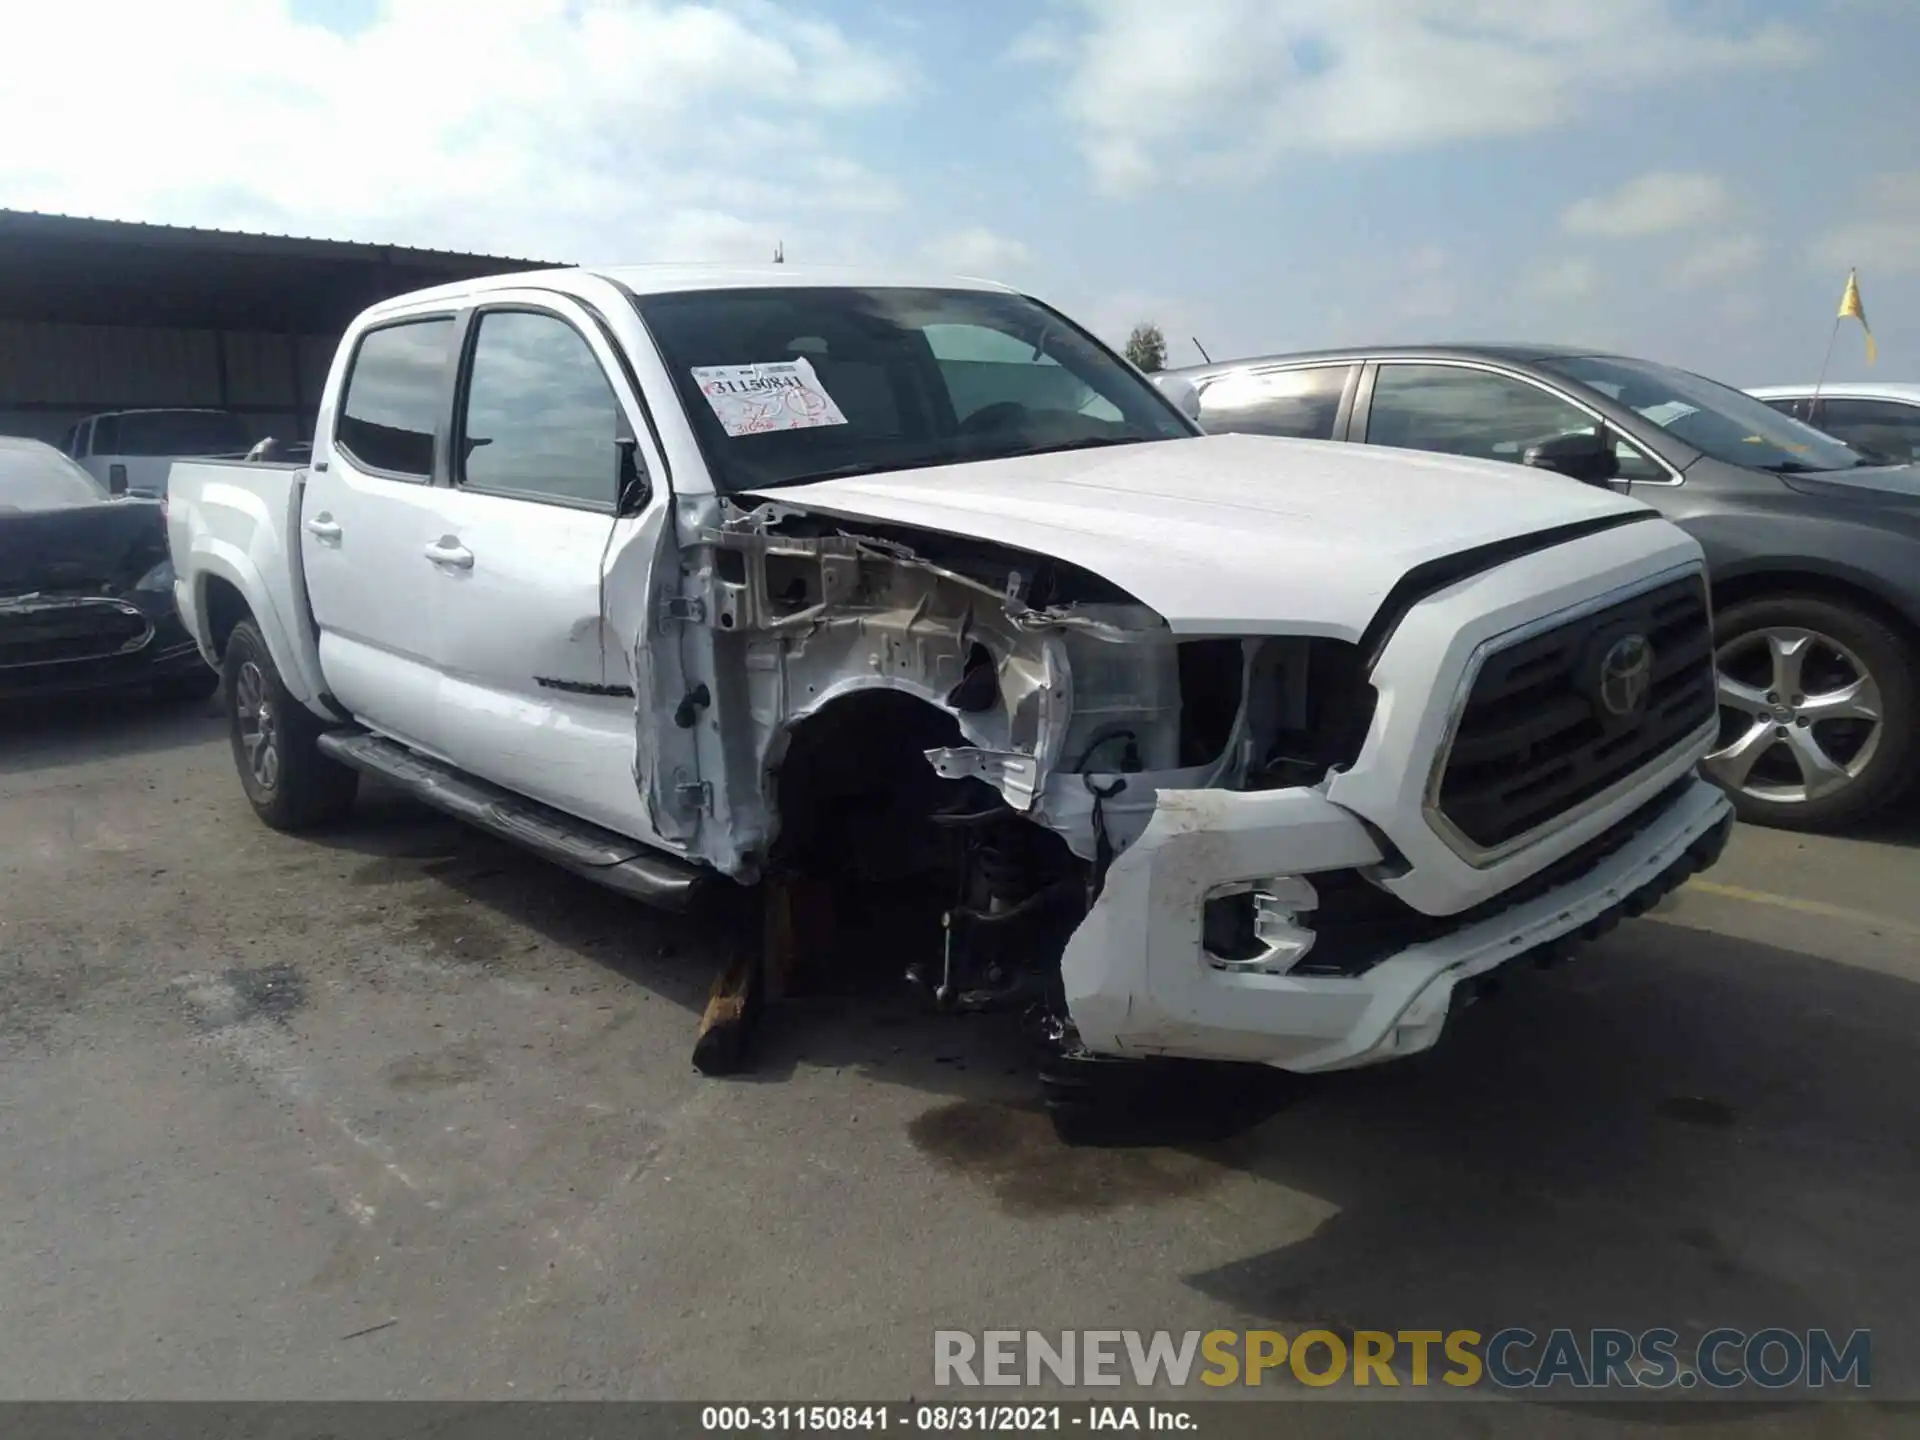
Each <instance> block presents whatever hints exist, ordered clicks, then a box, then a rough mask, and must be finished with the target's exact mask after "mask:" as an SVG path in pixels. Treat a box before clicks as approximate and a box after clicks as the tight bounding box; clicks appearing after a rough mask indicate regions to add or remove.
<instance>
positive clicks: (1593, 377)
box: [1545, 355, 1873, 474]
mask: <svg viewBox="0 0 1920 1440" xmlns="http://www.w3.org/2000/svg"><path fill="white" fill-rule="evenodd" d="M1545 365H1546V368H1547V369H1549V370H1557V371H1559V372H1560V374H1562V375H1565V376H1567V377H1568V378H1569V379H1571V380H1577V381H1579V382H1580V383H1581V384H1583V385H1588V386H1591V387H1592V388H1593V389H1595V390H1598V391H1599V392H1600V393H1601V394H1603V395H1606V396H1609V397H1611V398H1612V399H1613V400H1615V401H1617V402H1618V403H1620V404H1622V405H1625V406H1626V407H1627V408H1628V409H1630V410H1632V411H1634V413H1636V414H1638V415H1640V416H1642V417H1643V418H1645V419H1647V420H1651V421H1652V422H1653V423H1654V424H1655V425H1658V426H1659V427H1660V428H1661V429H1662V430H1665V431H1667V432H1668V433H1669V434H1671V435H1672V436H1674V437H1675V438H1676V439H1678V440H1682V441H1684V442H1686V443H1687V444H1688V445H1691V446H1692V447H1693V448H1694V449H1696V450H1698V451H1700V452H1701V453H1702V454H1704V455H1711V456H1712V457H1713V458H1714V459H1716V460H1724V461H1726V462H1727V463H1728V464H1729V465H1741V466H1744V467H1746V468H1747V469H1749V470H1774V471H1778V472H1780V473H1782V474H1794V473H1799V472H1806V471H1814V470H1850V469H1852V468H1853V467H1854V466H1856V465H1868V464H1872V463H1873V462H1872V461H1871V460H1869V459H1868V458H1867V457H1866V456H1865V455H1863V454H1861V453H1860V452H1859V451H1858V450H1855V449H1853V448H1852V447H1850V446H1847V445H1843V444H1842V443H1841V442H1840V441H1838V440H1836V439H1834V438H1833V437H1832V436H1831V435H1827V434H1823V433H1822V432H1821V431H1818V430H1815V429H1814V428H1813V427H1812V426H1811V425H1804V424H1802V423H1801V422H1800V421H1798V420H1795V419H1794V418H1793V417H1792V416H1790V415H1782V414H1781V413H1780V412H1779V411H1778V410H1775V409H1772V408H1771V407H1770V406H1767V405H1765V404H1763V403H1762V402H1760V401H1758V400H1755V399H1754V398H1753V397H1752V396H1751V395H1745V394H1742V393H1741V392H1740V391H1738V390H1734V389H1731V388H1729V387H1728V386H1725V385H1721V384H1719V383H1718V382H1716V381H1713V380H1708V379H1706V378H1704V377H1702V376H1699V375H1692V374H1689V373H1688V372H1686V371H1684V370H1674V369H1670V368H1669V367H1667V366H1665V365H1654V364H1651V363H1649V362H1647V361H1645V360H1619V359H1612V358H1602V357H1599V356H1593V355H1583V356H1580V357H1579V358H1577V359H1572V360H1548V361H1546V362H1545Z"/></svg>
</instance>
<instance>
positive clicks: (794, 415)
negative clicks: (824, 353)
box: [689, 356, 847, 436]
mask: <svg viewBox="0 0 1920 1440" xmlns="http://www.w3.org/2000/svg"><path fill="white" fill-rule="evenodd" d="M689 368H690V369H691V370H692V373H693V378H694V380H695V382H696V383H697V384H698V385H699V386H700V393H701V394H702V395H704V396H706V397H707V404H709V405H711V406H712V407H713V413H714V414H715V415H716V416H718V417H719V420H720V426H721V428H722V429H723V430H725V431H726V432H727V434H729V435H732V436H740V435H764V434H766V433H768V432H769V431H773V430H811V429H812V428H814V427H815V426H817V425H844V424H846V423H847V417H846V416H845V415H842V414H841V413H840V407H839V406H838V405H836V404H834V403H833V397H832V396H831V395H829V394H827V391H826V387H825V386H824V385H822V384H821V383H820V377H819V376H818V375H816V374H814V372H813V363H812V362H811V361H809V360H807V359H806V358H805V357H804V356H803V357H801V358H800V359H798V360H775V361H772V362H769V363H768V364H765V365H694V366H691V367H689Z"/></svg>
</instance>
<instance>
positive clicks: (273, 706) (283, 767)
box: [221, 620, 360, 831]
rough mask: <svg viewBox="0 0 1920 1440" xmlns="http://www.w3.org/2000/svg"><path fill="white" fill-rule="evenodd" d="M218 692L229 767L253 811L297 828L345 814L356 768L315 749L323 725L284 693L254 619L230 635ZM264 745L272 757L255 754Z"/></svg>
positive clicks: (277, 826)
mask: <svg viewBox="0 0 1920 1440" xmlns="http://www.w3.org/2000/svg"><path fill="white" fill-rule="evenodd" d="M221 694H222V697H223V699H224V701H225V704H226V707H227V724H228V729H229V733H230V735H231V737H232V741H233V763H234V767H235V768H236V769H237V770H238V771H239V772H240V785H241V788H242V789H244V790H245V791H246V793H247V803H248V804H250V805H252V806H253V813H254V814H256V815H258V816H259V817H260V818H261V819H262V820H264V821H266V823H267V824H269V825H271V826H272V827H273V828H274V829H275V830H287V831H299V830H310V829H313V828H315V827H317V826H320V825H324V824H326V823H327V822H328V821H329V820H335V819H338V818H339V817H340V816H341V815H343V814H345V813H346V811H347V809H348V808H349V807H350V806H351V805H352V804H353V796H354V792H355V790H357V789H358V788H359V783H360V776H359V773H358V772H357V771H354V770H351V769H349V768H348V767H347V766H345V765H342V764H340V763H339V762H338V761H336V760H329V759H328V758H327V757H326V756H325V755H323V754H321V753H320V746H319V739H320V735H321V732H322V731H323V730H325V728H326V726H325V724H324V723H323V722H322V721H321V720H320V718H319V717H318V716H317V715H315V714H314V713H313V712H312V711H311V710H309V709H307V707H306V706H304V705H302V704H301V703H300V702H299V701H297V700H295V699H294V698H293V697H292V696H291V695H289V694H288V693H287V687H286V686H285V685H284V684H282V683H281V680H280V672H279V671H278V670H276V669H275V668H274V664H273V656H272V655H271V654H269V653H268V651H267V642H266V641H265V640H263V639H262V638H261V636H260V631H259V630H258V629H257V628H256V627H255V625H254V623H253V622H252V621H251V620H242V621H241V622H240V623H239V624H238V625H236V626H234V627H233V634H232V635H230V636H229V637H228V638H227V653H226V655H225V657H224V660H223V664H222V666H221ZM262 701H264V703H265V707H266V708H265V711H264V723H262V712H261V705H260V702H262ZM263 731H264V734H263V733H262V732H263ZM255 737H259V739H258V743H254V742H255ZM263 751H264V752H270V754H271V759H270V760H262V759H261V758H260V756H261V753H262V752H263Z"/></svg>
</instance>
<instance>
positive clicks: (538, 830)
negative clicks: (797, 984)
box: [320, 730, 718, 910]
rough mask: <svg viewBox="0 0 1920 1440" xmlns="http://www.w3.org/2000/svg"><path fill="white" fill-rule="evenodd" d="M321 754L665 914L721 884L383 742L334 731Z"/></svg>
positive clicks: (688, 905) (607, 832)
mask: <svg viewBox="0 0 1920 1440" xmlns="http://www.w3.org/2000/svg"><path fill="white" fill-rule="evenodd" d="M320 749H321V751H322V752H324V753H325V754H326V755H328V756H330V757H332V758H333V759H335V760H338V761H339V762H340V763H341V764H342V765H347V766H351V767H352V768H353V769H355V770H358V771H360V772H361V773H362V774H366V775H372V776H374V777H375V778H376V779H379V780H384V781H386V782H387V783H388V784H389V785H394V786H397V787H398V788H399V789H401V790H404V791H406V792H407V793H408V794H409V795H411V796H413V797H414V798H415V799H416V800H419V801H422V802H423V803H425V804H428V805H431V806H433V807H434V809H436V810H443V811H445V812H446V813H447V814H449V815H451V816H453V817H454V818H455V819H457V820H464V821H466V822H467V823H468V824H469V825H474V826H477V827H479V828H480V829H482V830H485V831H487V832H488V833H489V834H492V835H497V836H499V837H500V838H501V839H503V840H509V841H511V842H512V843H514V844H515V845H519V846H521V847H522V848H524V849H527V850H531V851H532V852H533V853H534V854H536V855H539V856H540V857H541V858H543V859H546V860H551V861H552V862H553V863H554V864H556V865H560V866H564V867H565V868H566V869H568V870H571V871H572V872H573V873H574V874H576V875H580V876H584V877H585V878H586V879H588V880H591V881H593V882H594V883H595V884H596V885H604V886H606V887H607V888H608V889H609V890H617V891H619V892H620V893H621V894H622V895H629V896H631V897H633V898H634V899H636V900H644V901H646V902H647V903H648V904H649V905H656V906H658V907H660V908H661V909H663V910H688V909H691V908H692V907H693V906H694V904H695V903H697V901H698V900H699V898H700V896H701V895H702V893H703V892H704V891H706V889H707V888H708V887H709V886H710V885H711V884H712V883H714V882H715V881H716V880H717V879H718V877H717V876H716V875H715V874H714V873H713V872H712V871H710V870H702V869H700V868H699V867H697V866H694V865H689V864H687V863H686V862H685V861H682V860H676V859H674V858H673V857H672V856H669V855H661V854H659V853H658V852H656V851H653V850H650V849H648V848H647V847H646V846H644V845H642V844H640V843H639V842H638V841H637V840H629V839H627V838H626V836H624V835H616V834H614V833H613V832H612V831H611V830H602V829H601V828H600V827H599V826H598V825H590V824H588V823H587V822H586V821H584V820H576V819H574V818H573V817H572V816H571V815H563V814H562V813H561V812H560V811H558V810H554V809H551V808H549V807H548V806H545V805H542V804H540V803H539V802H537V801H534V800H528V799H526V798H525V797H524V796H520V795H515V794H513V793H512V792H511V791H508V790H503V789H501V788H500V787H499V786H497V785H490V784H488V783H487V782H486V781H484V780H479V779H476V778H475V777H473V776H471V775H468V774H467V773H466V772H465V771H462V770H457V769H455V768H454V767H453V766H451V765H445V764H442V763H441V762H440V761H438V760H430V759H428V758H427V757H426V756H424V755H420V754H417V753H415V752H414V751H412V750H409V749H407V748H406V746H404V745H400V744H397V743H396V742H394V741H392V740H388V739H385V738H384V737H382V736H379V735H369V734H367V733H366V732H364V731H357V730H335V731H329V732H328V733H326V734H323V735H322V736H321V737H320Z"/></svg>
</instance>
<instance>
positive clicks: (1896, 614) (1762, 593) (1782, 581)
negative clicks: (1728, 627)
mask: <svg viewBox="0 0 1920 1440" xmlns="http://www.w3.org/2000/svg"><path fill="white" fill-rule="evenodd" d="M1785 595H1808V596H1812V597H1814V598H1816V599H1820V600H1833V601H1839V602H1842V603H1844V604H1848V605H1852V606H1854V607H1856V608H1857V609H1860V610H1863V611H1865V612H1866V613H1867V614H1869V615H1872V616H1873V617H1874V618H1875V619H1877V620H1879V621H1880V622H1881V623H1882V624H1884V625H1885V626H1887V628H1889V629H1890V630H1892V631H1893V632H1894V634H1896V635H1898V636H1899V637H1900V638H1901V639H1902V640H1903V641H1905V642H1906V643H1907V645H1908V646H1910V647H1912V648H1914V649H1915V650H1920V625H1916V624H1915V623H1914V621H1913V619H1912V618H1910V617H1909V616H1908V615H1906V614H1905V613H1904V612H1903V611H1901V610H1900V609H1899V608H1898V607H1896V606H1894V605H1892V604H1890V603H1888V602H1887V601H1886V600H1884V599H1882V598H1881V597H1880V596H1879V595H1876V594H1875V593H1874V592H1873V591H1871V590H1868V589H1867V588H1865V587H1864V586H1861V585H1856V584H1854V583H1853V582H1852V581H1850V580H1841V579H1836V578H1835V577H1833V576H1831V575H1817V574H1811V573H1809V572H1807V571H1804V570H1759V571H1753V572H1750V573H1748V574H1744V575H1736V576H1734V577H1733V578H1731V579H1728V580H1715V581H1714V582H1713V604H1714V608H1715V609H1716V610H1724V609H1725V608H1726V607H1727V606H1729V605H1738V604H1741V603H1742V602H1744V601H1747V600H1762V599H1766V598H1769V597H1771V596H1785Z"/></svg>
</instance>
